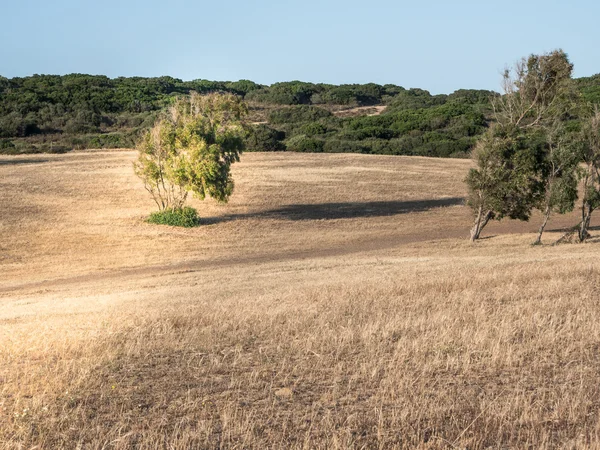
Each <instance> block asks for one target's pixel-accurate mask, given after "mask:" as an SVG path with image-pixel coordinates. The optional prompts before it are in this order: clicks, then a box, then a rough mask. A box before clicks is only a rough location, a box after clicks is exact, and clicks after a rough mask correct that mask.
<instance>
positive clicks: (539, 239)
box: [533, 206, 550, 245]
mask: <svg viewBox="0 0 600 450" xmlns="http://www.w3.org/2000/svg"><path fill="white" fill-rule="evenodd" d="M549 217H550V206H546V210H545V211H544V220H543V221H542V225H541V226H540V229H539V231H538V235H537V238H536V240H535V242H534V243H533V245H540V244H541V243H542V234H543V233H544V228H546V224H547V223H548V218H549Z"/></svg>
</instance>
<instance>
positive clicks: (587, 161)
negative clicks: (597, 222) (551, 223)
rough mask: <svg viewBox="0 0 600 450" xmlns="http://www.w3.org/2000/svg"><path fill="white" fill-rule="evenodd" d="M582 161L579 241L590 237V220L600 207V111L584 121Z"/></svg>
mask: <svg viewBox="0 0 600 450" xmlns="http://www.w3.org/2000/svg"><path fill="white" fill-rule="evenodd" d="M582 131H583V132H582V134H583V144H584V145H583V151H582V158H581V159H582V161H583V164H584V169H583V173H582V179H583V201H582V204H581V223H580V226H579V230H578V237H579V242H584V241H585V240H586V239H587V238H588V237H589V228H590V221H591V218H592V213H593V212H594V210H596V209H597V208H599V207H600V111H598V110H596V112H595V114H594V115H593V116H592V117H590V118H589V119H587V120H586V121H585V122H584V126H583V130H582Z"/></svg>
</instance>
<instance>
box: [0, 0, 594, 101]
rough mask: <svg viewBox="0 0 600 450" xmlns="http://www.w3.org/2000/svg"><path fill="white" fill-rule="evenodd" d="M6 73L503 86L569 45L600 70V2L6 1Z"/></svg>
mask: <svg viewBox="0 0 600 450" xmlns="http://www.w3.org/2000/svg"><path fill="white" fill-rule="evenodd" d="M1 1H2V5H1V8H0V10H1V11H2V17H3V20H2V27H0V75H3V76H6V77H14V76H26V75H32V74H34V73H39V74H42V73H45V74H65V73H72V72H79V73H91V74H103V75H108V76H110V77H116V76H133V75H139V76H160V75H171V76H173V77H176V78H182V79H184V80H193V79H197V78H207V79H211V80H238V79H242V78H245V79H251V80H254V81H256V82H259V83H264V84H271V83H273V82H276V81H289V80H296V79H298V80H303V81H312V82H326V83H335V84H340V83H367V82H375V83H380V84H384V83H394V84H399V85H401V86H404V87H407V88H408V87H420V88H423V89H428V90H430V91H431V92H432V93H450V92H452V91H454V90H455V89H459V88H480V89H494V90H498V88H499V86H498V85H499V79H500V75H499V73H500V72H501V70H502V69H503V67H504V66H505V65H506V64H507V63H513V62H514V61H516V60H517V59H518V58H519V57H521V56H525V55H527V54H530V53H539V52H544V51H549V50H552V49H555V48H559V47H560V48H563V49H564V50H565V51H566V52H567V53H568V54H569V56H570V57H571V61H572V62H573V63H574V64H575V76H578V77H579V76H588V75H593V74H596V73H598V72H600V46H599V45H597V33H598V25H597V23H598V18H599V17H600V2H598V0H572V1H571V2H566V1H564V0H563V1H554V0H520V1H515V0H503V1H493V2H489V1H486V0H479V1H461V0H444V1H442V0H429V1H428V0H421V1H418V0H415V1H411V2H407V1H393V0H370V1H355V0H321V1H317V0H304V1H297V0H291V1H286V0H269V1H266V0H254V1H252V0H229V1H223V0H221V1H218V0H214V1H210V2H207V1H202V0H197V1H184V0H171V1H165V0H161V1H157V0H144V1H141V0H139V1H138V0H119V1H116V0H102V1H91V0H1Z"/></svg>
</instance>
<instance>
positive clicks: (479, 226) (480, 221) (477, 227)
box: [471, 206, 493, 242]
mask: <svg viewBox="0 0 600 450" xmlns="http://www.w3.org/2000/svg"><path fill="white" fill-rule="evenodd" d="M492 215H493V213H492V211H487V212H485V213H484V212H483V208H482V207H481V206H480V207H479V210H478V211H477V217H476V218H475V223H474V224H473V228H471V242H474V241H476V240H477V239H479V235H480V234H481V231H482V230H483V229H484V228H485V226H486V225H487V224H488V222H489V221H490V219H491V218H492Z"/></svg>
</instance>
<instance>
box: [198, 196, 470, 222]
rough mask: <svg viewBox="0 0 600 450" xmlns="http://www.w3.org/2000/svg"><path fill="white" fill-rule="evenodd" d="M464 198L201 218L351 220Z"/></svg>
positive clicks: (336, 205)
mask: <svg viewBox="0 0 600 450" xmlns="http://www.w3.org/2000/svg"><path fill="white" fill-rule="evenodd" d="M463 204H464V198H462V197H452V198H442V199H436V200H414V201H381V202H356V203H355V202H352V203H319V204H299V205H286V206H282V207H281V208H276V209H271V210H267V211H260V212H256V213H247V214H227V215H225V216H221V217H207V218H203V219H202V222H204V223H206V224H212V223H219V222H226V221H230V220H235V219H243V218H254V217H262V218H273V219H283V220H326V219H351V218H358V217H380V216H394V215H397V214H406V213H413V212H422V211H428V210H430V209H433V208H442V207H447V206H456V205H463Z"/></svg>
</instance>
